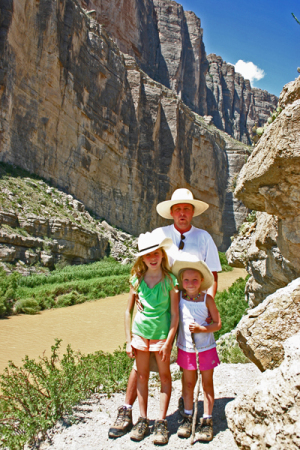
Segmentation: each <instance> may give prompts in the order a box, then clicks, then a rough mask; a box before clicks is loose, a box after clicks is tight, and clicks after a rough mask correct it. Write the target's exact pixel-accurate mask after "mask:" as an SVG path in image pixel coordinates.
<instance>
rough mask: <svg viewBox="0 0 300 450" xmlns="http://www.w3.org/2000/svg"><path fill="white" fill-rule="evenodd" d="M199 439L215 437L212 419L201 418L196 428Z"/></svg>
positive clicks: (209, 439) (206, 439)
mask: <svg viewBox="0 0 300 450" xmlns="http://www.w3.org/2000/svg"><path fill="white" fill-rule="evenodd" d="M196 433H197V440H199V441H206V442H208V441H211V440H212V438H213V437H214V433H213V420H212V419H204V418H203V417H202V419H200V424H199V425H198V427H197V429H196Z"/></svg>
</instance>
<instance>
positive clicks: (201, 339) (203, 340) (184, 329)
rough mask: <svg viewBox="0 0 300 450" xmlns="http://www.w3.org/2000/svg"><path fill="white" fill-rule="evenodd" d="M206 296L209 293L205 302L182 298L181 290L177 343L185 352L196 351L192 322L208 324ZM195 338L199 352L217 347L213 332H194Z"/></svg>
mask: <svg viewBox="0 0 300 450" xmlns="http://www.w3.org/2000/svg"><path fill="white" fill-rule="evenodd" d="M206 296H207V294H205V297H204V301H203V302H193V301H188V300H185V299H184V298H182V292H180V302H179V328H178V336H177V343H176V345H177V347H178V348H180V349H181V350H184V351H185V352H188V353H194V347H193V341H192V334H191V332H190V330H189V325H190V323H191V322H193V321H195V322H196V323H198V324H199V325H204V326H205V325H207V323H206V319H207V316H208V308H207V306H206ZM194 339H195V344H196V348H197V350H198V352H205V351H206V350H210V349H211V348H214V347H216V341H215V338H214V334H213V333H194Z"/></svg>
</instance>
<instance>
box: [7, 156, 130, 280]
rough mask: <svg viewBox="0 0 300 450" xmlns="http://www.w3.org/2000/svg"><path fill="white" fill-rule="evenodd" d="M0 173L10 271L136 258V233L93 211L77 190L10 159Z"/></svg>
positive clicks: (27, 270)
mask: <svg viewBox="0 0 300 450" xmlns="http://www.w3.org/2000/svg"><path fill="white" fill-rule="evenodd" d="M9 171H12V172H15V175H14V176H13V175H11V174H9ZM0 175H1V176H0V205H1V206H0V261H1V266H2V267H4V269H5V270H6V271H7V272H9V271H10V270H18V271H19V272H21V273H24V274H29V273H32V272H34V271H37V270H42V269H43V268H50V269H51V268H53V267H54V265H55V264H57V263H64V264H65V263H67V264H81V263H90V262H94V261H98V260H99V259H102V258H103V257H104V256H107V255H111V256H113V257H114V258H115V259H117V260H119V261H128V260H129V261H130V260H132V259H133V255H134V252H135V250H136V242H135V240H134V239H133V238H132V236H130V235H128V234H127V233H125V232H122V231H120V230H117V229H115V228H113V227H111V226H110V225H109V224H108V223H106V222H105V221H104V220H102V221H99V220H97V219H95V218H94V217H92V216H91V215H90V213H89V212H88V211H87V210H86V209H85V207H84V205H83V203H81V202H80V201H78V200H76V199H75V198H74V197H73V196H72V195H70V194H66V193H64V192H62V191H60V190H58V189H56V188H54V187H51V186H49V185H48V184H47V183H46V182H45V181H43V180H41V179H38V178H33V177H30V176H29V174H26V173H24V171H20V170H17V169H16V168H13V167H9V166H8V165H7V166H3V164H1V165H0Z"/></svg>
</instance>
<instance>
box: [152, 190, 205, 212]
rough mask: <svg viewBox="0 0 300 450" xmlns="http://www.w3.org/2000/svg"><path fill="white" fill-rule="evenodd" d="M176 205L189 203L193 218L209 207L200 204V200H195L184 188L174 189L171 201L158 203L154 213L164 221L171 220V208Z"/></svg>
mask: <svg viewBox="0 0 300 450" xmlns="http://www.w3.org/2000/svg"><path fill="white" fill-rule="evenodd" d="M178 203H189V204H191V205H193V206H194V217H196V216H199V215H200V214H202V213H203V212H204V211H206V210H207V208H208V207H209V204H208V203H205V202H202V201H201V200H195V199H194V196H193V194H192V192H191V191H189V190H188V189H185V188H181V189H176V191H174V192H173V195H172V198H171V200H166V201H164V202H161V203H159V204H158V205H157V206H156V211H157V212H158V214H159V215H160V216H162V217H164V218H165V219H172V216H171V207H172V206H173V205H177V204H178Z"/></svg>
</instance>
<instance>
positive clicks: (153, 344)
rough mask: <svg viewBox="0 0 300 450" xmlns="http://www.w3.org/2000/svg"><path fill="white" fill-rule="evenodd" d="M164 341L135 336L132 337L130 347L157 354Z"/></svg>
mask: <svg viewBox="0 0 300 450" xmlns="http://www.w3.org/2000/svg"><path fill="white" fill-rule="evenodd" d="M165 342H166V339H146V338H143V337H142V336H138V335H137V334H133V335H132V340H131V347H133V348H136V349H137V350H142V351H143V352H159V350H160V349H161V348H162V346H163V345H164V343H165Z"/></svg>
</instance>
